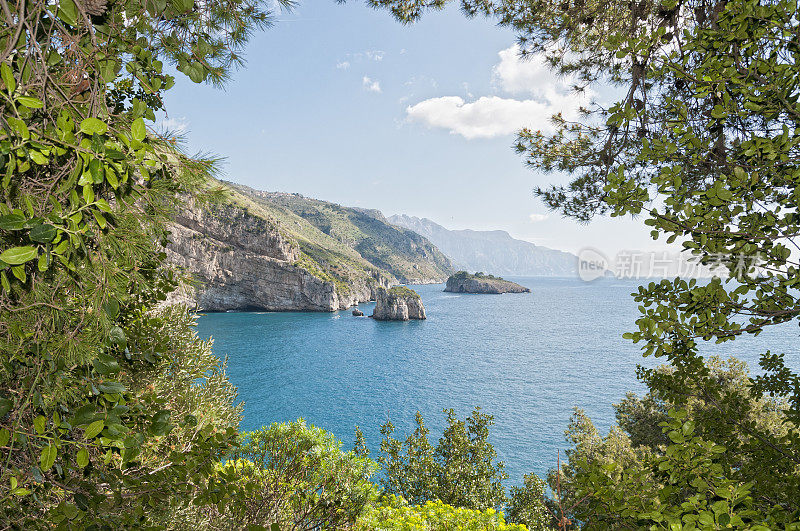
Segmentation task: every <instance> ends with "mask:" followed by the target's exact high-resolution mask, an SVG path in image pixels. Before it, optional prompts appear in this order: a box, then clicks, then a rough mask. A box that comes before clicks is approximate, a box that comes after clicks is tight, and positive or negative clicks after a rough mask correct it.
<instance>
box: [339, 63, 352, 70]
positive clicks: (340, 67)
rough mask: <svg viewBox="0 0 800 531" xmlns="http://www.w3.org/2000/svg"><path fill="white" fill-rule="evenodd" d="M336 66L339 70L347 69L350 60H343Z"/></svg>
mask: <svg viewBox="0 0 800 531" xmlns="http://www.w3.org/2000/svg"><path fill="white" fill-rule="evenodd" d="M336 68H338V69H339V70H347V69H348V68H350V61H342V62H341V63H336Z"/></svg>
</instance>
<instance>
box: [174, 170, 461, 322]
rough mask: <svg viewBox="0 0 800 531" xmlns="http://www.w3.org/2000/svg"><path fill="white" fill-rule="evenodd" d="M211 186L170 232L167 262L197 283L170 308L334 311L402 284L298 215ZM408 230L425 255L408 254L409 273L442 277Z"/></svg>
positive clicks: (189, 202)
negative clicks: (205, 197)
mask: <svg viewBox="0 0 800 531" xmlns="http://www.w3.org/2000/svg"><path fill="white" fill-rule="evenodd" d="M208 188H209V189H213V190H214V191H215V193H214V194H207V195H211V196H212V197H214V199H212V200H207V201H204V202H202V203H198V202H196V201H194V200H191V199H189V200H187V202H186V203H185V204H184V205H183V206H182V208H181V209H180V212H179V214H178V216H177V217H176V219H175V221H174V223H173V224H172V227H171V233H172V234H171V237H170V240H171V243H170V245H169V246H168V247H167V249H166V252H167V256H168V259H169V260H170V261H171V262H172V263H173V264H175V265H177V266H179V267H180V268H182V269H184V270H185V271H186V272H187V273H189V274H190V275H191V277H192V278H193V288H192V289H190V290H184V291H183V292H182V293H181V294H180V295H176V296H173V298H172V302H174V301H180V302H186V303H189V304H194V305H196V306H197V307H198V308H200V309H202V310H204V311H228V310H265V311H294V310H312V311H333V310H339V309H345V308H348V307H350V306H353V305H355V304H358V303H359V302H364V301H368V300H374V299H375V296H376V290H377V289H378V288H388V287H390V286H392V285H396V284H397V283H398V278H397V277H396V276H395V275H394V274H393V273H392V272H391V271H388V270H387V269H385V268H382V267H380V266H378V265H375V264H374V263H372V262H370V261H369V260H367V259H366V258H364V256H362V255H361V254H360V253H359V252H358V251H357V250H356V249H355V248H353V247H352V246H350V245H347V244H346V243H344V242H342V241H341V240H340V239H338V238H336V237H334V236H331V235H328V234H325V233H324V232H323V231H321V230H320V229H318V228H317V227H316V226H315V225H314V224H313V223H310V222H309V221H308V220H306V219H305V218H303V217H302V216H299V215H297V214H295V213H294V212H293V211H291V210H289V209H286V208H284V207H282V206H280V205H275V204H274V203H270V202H268V201H266V200H264V199H263V198H258V197H254V196H253V195H252V194H246V193H243V192H241V191H240V190H238V189H237V188H236V187H234V186H231V185H229V184H227V183H222V182H217V181H213V182H209V183H208ZM342 208H344V207H342ZM386 226H387V227H390V228H391V229H392V230H394V227H393V226H392V225H389V224H388V223H386ZM395 232H396V231H395ZM408 232H409V233H410V234H413V239H416V238H420V242H419V243H420V245H421V246H422V248H423V249H424V250H425V252H419V253H417V254H416V255H415V254H413V253H409V254H408V255H407V257H406V258H405V260H406V262H405V263H407V265H408V266H409V268H410V269H409V270H411V271H413V270H419V271H424V272H425V274H426V275H427V274H430V273H431V272H432V271H433V272H434V274H436V275H438V276H439V277H440V276H441V274H442V272H440V271H438V270H436V268H435V267H434V264H435V262H433V261H432V260H431V257H432V255H431V251H430V249H433V250H435V247H433V245H432V244H430V242H428V241H427V240H425V239H424V238H421V237H419V236H418V235H416V234H414V233H411V232H410V231H408ZM401 240H402V238H401ZM411 245H417V244H416V243H413V244H412V243H409V244H408V246H411ZM426 246H427V247H426ZM426 253H427V254H426ZM436 253H438V250H437V251H436ZM439 255H441V253H439ZM445 260H446V259H445ZM447 264H449V262H447ZM415 266H416V267H415ZM432 280H435V279H432ZM440 281H441V279H440Z"/></svg>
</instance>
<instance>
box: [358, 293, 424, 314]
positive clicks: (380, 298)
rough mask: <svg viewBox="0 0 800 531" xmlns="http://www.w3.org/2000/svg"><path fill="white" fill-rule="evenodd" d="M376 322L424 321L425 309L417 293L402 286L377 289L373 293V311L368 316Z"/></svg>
mask: <svg viewBox="0 0 800 531" xmlns="http://www.w3.org/2000/svg"><path fill="white" fill-rule="evenodd" d="M370 317H372V318H373V319H376V320H378V321H408V320H409V319H425V307H424V306H423V305H422V299H421V298H420V296H419V293H417V292H416V291H414V290H413V289H409V288H406V287H404V286H395V287H393V288H390V289H388V290H387V289H384V288H378V289H377V290H376V293H375V310H374V311H373V312H372V315H371V316H370Z"/></svg>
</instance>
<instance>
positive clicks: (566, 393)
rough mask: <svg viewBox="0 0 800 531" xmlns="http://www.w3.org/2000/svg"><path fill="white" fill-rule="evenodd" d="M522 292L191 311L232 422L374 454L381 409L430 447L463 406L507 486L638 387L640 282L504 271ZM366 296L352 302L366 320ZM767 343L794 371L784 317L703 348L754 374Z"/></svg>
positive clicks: (795, 349) (429, 290) (797, 343)
mask: <svg viewBox="0 0 800 531" xmlns="http://www.w3.org/2000/svg"><path fill="white" fill-rule="evenodd" d="M509 280H513V281H516V282H518V283H520V284H522V285H524V286H527V287H529V288H530V289H531V293H524V294H503V295H474V294H456V293H446V292H444V291H443V290H444V285H443V284H428V285H418V286H410V287H411V288H413V289H415V290H416V291H417V292H418V293H419V294H420V295H421V297H422V301H423V303H424V305H425V309H426V312H427V317H428V318H427V319H426V320H424V321H408V322H379V321H375V320H373V319H369V318H367V317H354V316H353V315H352V313H351V311H350V310H346V311H338V312H333V313H318V312H249V313H248V312H242V313H211V314H205V315H201V316H200V317H199V318H198V324H197V330H198V333H199V335H200V336H201V337H203V338H206V339H207V338H212V339H213V341H214V351H215V352H216V353H217V355H219V356H220V357H221V358H225V359H227V373H228V375H229V377H230V380H231V381H232V382H233V383H234V384H235V385H236V386H237V387H238V390H239V399H240V400H241V401H242V402H244V418H243V421H242V425H241V428H242V429H244V430H253V429H256V428H259V427H261V426H266V425H270V424H272V423H274V422H286V421H293V420H297V419H300V418H302V419H305V421H306V422H307V423H309V424H313V425H315V426H319V427H321V428H324V429H326V430H328V431H330V432H332V433H333V434H335V435H336V437H337V438H339V440H341V441H342V447H343V448H344V449H349V448H352V445H353V441H354V439H355V436H354V433H355V427H356V426H359V427H360V429H361V430H362V432H363V433H364V436H365V438H366V441H367V444H368V446H369V448H370V450H371V456H372V457H376V456H377V454H378V451H379V447H380V440H381V435H380V433H379V430H380V426H381V424H383V423H384V422H386V420H387V419H389V420H391V422H392V423H393V424H394V426H395V428H396V432H395V436H396V437H397V438H403V439H404V438H405V437H406V436H407V435H408V434H410V433H411V431H412V430H413V429H414V426H415V423H414V416H415V413H416V412H417V411H419V412H421V413H422V415H423V417H424V419H425V424H426V426H427V427H428V428H429V429H430V439H431V443H432V444H434V445H435V444H436V442H437V441H438V438H439V436H440V435H441V433H442V430H443V429H444V426H445V414H444V413H443V409H449V408H453V409H454V410H455V411H456V413H457V415H458V416H459V417H460V418H462V419H463V418H465V417H466V416H467V415H468V414H469V413H470V412H471V411H472V410H473V409H474V408H476V407H480V408H481V411H482V412H484V413H488V414H491V415H493V416H494V425H493V426H492V427H491V429H490V441H491V442H492V443H493V445H494V447H495V449H496V450H497V453H498V459H500V460H502V461H503V462H504V463H505V465H506V471H507V472H508V473H509V476H510V477H509V482H508V484H509V485H518V484H520V483H521V482H522V477H523V475H524V474H527V473H530V472H535V473H537V474H539V475H540V476H543V475H544V474H546V473H547V470H548V469H551V468H555V467H556V463H557V459H558V457H559V455H560V456H561V458H562V459H563V458H564V451H565V450H566V449H568V448H569V444H568V442H567V441H566V439H565V437H564V430H565V429H566V428H567V426H568V423H569V420H570V417H571V415H572V414H573V411H574V409H575V408H581V409H582V410H584V411H585V412H586V413H587V414H588V415H589V416H590V417H591V419H592V421H593V422H594V424H595V426H596V427H597V428H598V430H599V431H600V433H601V434H605V433H607V432H608V430H609V428H610V427H611V426H612V425H613V424H614V423H615V418H614V409H613V404H614V403H617V402H619V401H620V400H621V399H623V398H624V397H625V394H626V393H627V392H634V393H637V394H640V395H641V394H643V393H644V392H645V391H646V389H645V387H644V386H643V384H642V383H641V382H639V381H638V380H637V378H636V368H637V366H639V365H642V366H646V367H654V366H656V365H658V364H659V363H663V360H660V359H653V358H652V357H650V358H644V357H642V354H641V350H640V346H639V345H635V344H633V343H632V342H631V341H628V340H626V339H623V337H622V335H623V333H625V332H630V331H634V330H636V325H635V320H636V319H637V317H638V316H639V309H638V305H637V303H636V302H635V301H634V300H633V298H632V296H631V294H632V293H633V292H634V291H635V290H636V288H637V286H638V285H640V284H642V283H643V282H645V281H640V280H629V279H625V280H619V279H613V278H602V279H598V280H595V281H592V282H583V281H581V280H580V279H577V278H548V277H536V278H513V277H510V278H509ZM373 306H374V303H364V304H361V305H359V309H361V310H362V311H363V312H364V313H365V314H366V315H367V316H368V315H370V314H371V313H372V309H373ZM766 350H771V351H772V352H783V353H785V354H786V361H787V364H788V365H790V366H791V367H793V368H794V369H795V370H797V369H800V329H798V326H797V324H796V323H787V324H782V325H777V326H774V327H772V328H768V329H766V330H765V331H764V332H763V333H762V334H761V335H759V336H758V337H757V338H753V337H743V338H741V339H737V340H736V341H732V342H727V343H723V344H719V345H717V344H714V343H710V344H706V345H703V347H702V351H703V353H704V354H707V355H717V356H721V357H723V358H727V357H729V356H736V357H738V358H740V359H743V360H745V361H747V362H748V363H749V364H750V366H751V369H752V371H753V372H758V367H757V360H758V357H759V355H760V354H761V353H763V352H765V351H766Z"/></svg>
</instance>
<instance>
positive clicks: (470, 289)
mask: <svg viewBox="0 0 800 531" xmlns="http://www.w3.org/2000/svg"><path fill="white" fill-rule="evenodd" d="M444 290H445V291H447V292H450V293H490V294H495V295H496V294H500V293H530V292H531V290H530V289H528V288H526V287H525V286H520V285H519V284H517V283H516V282H511V281H509V280H505V279H503V278H500V277H496V276H494V275H485V274H483V273H475V274H474V275H471V274H469V273H467V272H466V271H459V272H458V273H456V274H455V275H452V276H451V277H450V278H448V279H447V286H446V287H445V288H444Z"/></svg>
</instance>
